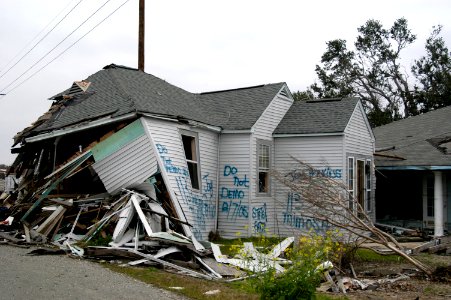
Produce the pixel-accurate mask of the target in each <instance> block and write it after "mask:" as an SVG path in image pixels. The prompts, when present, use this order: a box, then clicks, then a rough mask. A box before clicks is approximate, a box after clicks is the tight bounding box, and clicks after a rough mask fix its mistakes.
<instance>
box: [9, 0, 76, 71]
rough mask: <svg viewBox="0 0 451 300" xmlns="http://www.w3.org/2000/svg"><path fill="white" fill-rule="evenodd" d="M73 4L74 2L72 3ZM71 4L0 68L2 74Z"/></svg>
mask: <svg viewBox="0 0 451 300" xmlns="http://www.w3.org/2000/svg"><path fill="white" fill-rule="evenodd" d="M72 2H73V1H72ZM70 4H71V3H69V4H68V5H66V7H64V8H63V9H62V10H61V11H60V12H59V13H58V14H57V15H56V16H55V17H54V18H53V19H52V20H51V21H50V22H49V23H48V24H47V25H45V26H44V28H43V29H42V30H41V31H40V32H39V33H38V34H36V35H35V36H34V37H33V38H32V39H31V40H30V41H29V42H28V43H27V44H26V45H25V46H24V47H23V48H22V49H21V50H20V51H19V52H17V54H16V55H15V56H14V57H13V58H11V59H10V60H9V61H8V62H7V63H6V64H4V65H3V66H2V67H1V68H0V74H1V73H2V72H3V70H4V69H5V68H7V67H8V66H9V65H10V64H11V63H12V62H13V61H14V60H15V59H16V58H17V57H18V56H19V55H20V54H21V53H22V52H24V51H25V49H27V48H28V46H30V45H31V44H32V43H33V42H34V41H35V40H36V39H37V38H38V37H39V36H40V35H41V34H42V33H43V32H44V31H45V30H46V29H47V28H48V27H49V26H50V24H52V23H53V21H55V20H56V18H58V16H59V15H61V14H62V13H63V11H65V10H66V9H67V8H68V7H69V5H70Z"/></svg>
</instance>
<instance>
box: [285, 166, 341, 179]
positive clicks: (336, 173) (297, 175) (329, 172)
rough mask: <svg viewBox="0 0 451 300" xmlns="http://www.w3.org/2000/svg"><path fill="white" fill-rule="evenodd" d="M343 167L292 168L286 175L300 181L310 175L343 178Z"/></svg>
mask: <svg viewBox="0 0 451 300" xmlns="http://www.w3.org/2000/svg"><path fill="white" fill-rule="evenodd" d="M342 173H343V170H342V169H332V168H330V167H326V168H323V169H310V170H309V171H308V172H306V171H304V170H292V171H290V172H288V173H287V174H286V175H285V177H287V178H289V179H291V181H298V180H302V179H305V178H306V177H307V175H308V176H310V177H327V178H332V179H341V178H342Z"/></svg>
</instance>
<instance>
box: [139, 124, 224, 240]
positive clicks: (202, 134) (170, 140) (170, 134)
mask: <svg viewBox="0 0 451 300" xmlns="http://www.w3.org/2000/svg"><path fill="white" fill-rule="evenodd" d="M145 120H146V122H145V123H146V126H147V129H148V132H149V133H150V135H151V139H152V141H153V142H154V144H155V148H156V149H157V151H158V153H157V155H159V157H160V159H161V163H162V165H161V166H160V169H161V172H162V173H165V175H166V177H167V178H168V181H169V182H166V187H167V188H168V189H170V190H171V191H172V192H173V193H172V195H175V197H176V198H177V199H174V200H175V201H178V203H179V204H180V206H181V208H182V210H183V213H184V215H185V217H186V220H187V221H188V223H190V224H191V225H192V226H193V227H192V228H191V231H192V232H193V234H194V235H195V236H196V238H197V239H199V240H207V238H208V233H209V232H210V231H213V230H214V229H215V223H216V213H217V206H216V202H217V197H216V195H217V187H216V182H217V181H216V178H217V172H216V171H217V168H218V165H217V153H218V152H217V149H218V148H217V147H218V135H217V133H214V132H211V131H207V130H203V129H199V128H196V129H195V131H196V133H197V135H198V138H199V153H198V154H199V159H200V163H199V168H200V172H201V176H200V177H201V183H200V187H201V189H200V190H198V191H197V190H193V189H192V188H191V180H190V176H189V171H188V166H187V162H186V158H185V155H184V149H183V144H182V137H181V132H183V130H191V131H194V129H192V128H190V127H189V126H185V125H182V124H179V123H175V122H170V121H164V120H157V119H152V118H146V119H145ZM163 178H164V177H163Z"/></svg>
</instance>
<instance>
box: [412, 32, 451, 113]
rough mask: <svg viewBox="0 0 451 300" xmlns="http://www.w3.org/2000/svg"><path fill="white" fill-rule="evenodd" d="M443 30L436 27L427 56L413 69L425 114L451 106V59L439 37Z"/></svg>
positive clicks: (428, 43) (417, 91)
mask: <svg viewBox="0 0 451 300" xmlns="http://www.w3.org/2000/svg"><path fill="white" fill-rule="evenodd" d="M441 30H442V26H438V27H434V30H433V31H432V34H431V36H430V37H429V38H428V39H427V41H426V46H425V48H426V55H425V56H423V57H422V58H420V59H418V60H416V61H415V64H414V65H413V67H412V73H413V74H414V75H415V77H416V78H417V79H418V81H419V83H418V85H417V86H416V87H415V89H416V93H417V95H418V103H419V104H420V105H421V111H423V112H426V111H429V110H432V109H436V108H440V107H444V106H447V105H451V57H450V52H449V51H448V48H447V47H446V45H445V42H444V41H443V38H442V37H440V36H439V34H440V31H441Z"/></svg>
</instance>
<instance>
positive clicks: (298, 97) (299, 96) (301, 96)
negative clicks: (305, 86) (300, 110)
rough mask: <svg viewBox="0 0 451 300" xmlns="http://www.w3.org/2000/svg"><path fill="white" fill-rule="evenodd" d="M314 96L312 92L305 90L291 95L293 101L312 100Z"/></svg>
mask: <svg viewBox="0 0 451 300" xmlns="http://www.w3.org/2000/svg"><path fill="white" fill-rule="evenodd" d="M314 98H315V96H314V95H313V93H312V91H310V90H307V91H304V92H301V91H297V92H294V93H293V99H294V101H308V100H313V99H314Z"/></svg>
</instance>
